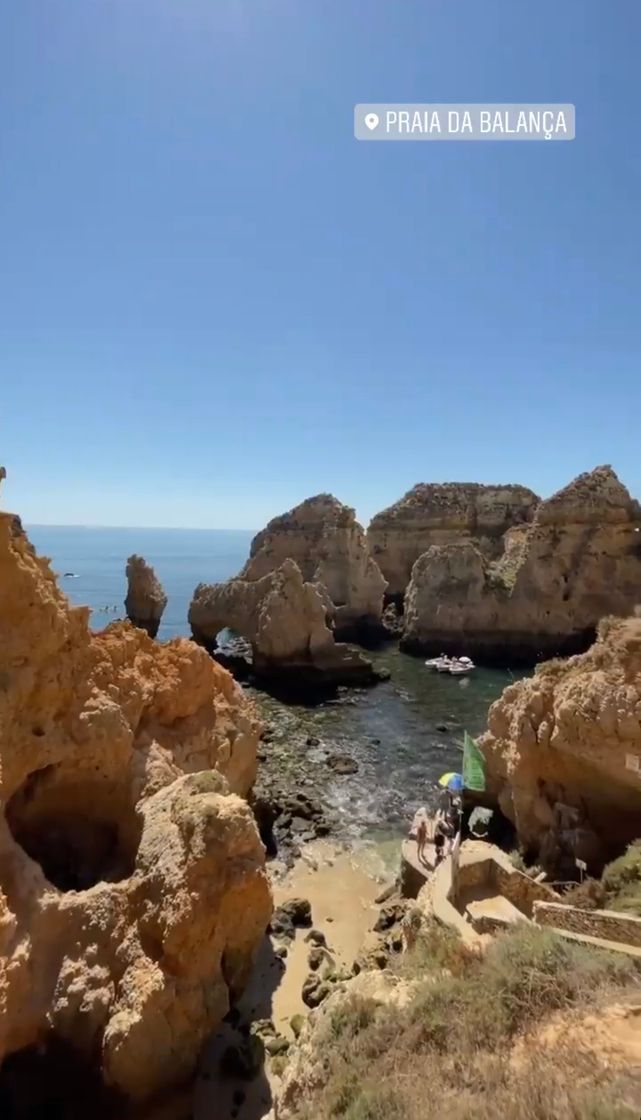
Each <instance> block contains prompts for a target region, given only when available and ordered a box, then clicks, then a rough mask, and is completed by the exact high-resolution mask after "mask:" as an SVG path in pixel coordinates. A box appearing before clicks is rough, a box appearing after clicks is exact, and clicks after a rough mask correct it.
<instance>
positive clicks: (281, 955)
mask: <svg viewBox="0 0 641 1120" xmlns="http://www.w3.org/2000/svg"><path fill="white" fill-rule="evenodd" d="M287 952H288V950H287V946H286V945H277V946H276V948H275V949H274V956H275V957H278V959H279V960H281V961H284V960H286V959H287Z"/></svg>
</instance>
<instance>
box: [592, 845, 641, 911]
mask: <svg viewBox="0 0 641 1120" xmlns="http://www.w3.org/2000/svg"><path fill="white" fill-rule="evenodd" d="M601 882H602V883H603V886H604V888H605V894H606V900H607V901H606V906H607V909H608V910H622V911H623V912H624V913H627V914H636V915H637V916H638V917H641V840H635V841H634V842H633V843H632V844H630V846H629V847H628V849H627V851H626V852H624V854H623V855H622V856H619V858H618V859H615V860H613V862H612V863H609V864H608V866H607V867H606V869H605V871H604V872H603V876H602V879H601Z"/></svg>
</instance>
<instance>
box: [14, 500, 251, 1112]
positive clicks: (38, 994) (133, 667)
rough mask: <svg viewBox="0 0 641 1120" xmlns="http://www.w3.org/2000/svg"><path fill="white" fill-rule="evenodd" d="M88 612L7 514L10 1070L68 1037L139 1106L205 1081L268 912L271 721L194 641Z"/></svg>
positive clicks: (106, 1078) (68, 1042) (106, 1079)
mask: <svg viewBox="0 0 641 1120" xmlns="http://www.w3.org/2000/svg"><path fill="white" fill-rule="evenodd" d="M88 616H89V612H88V609H87V608H85V607H75V608H72V607H70V606H69V604H68V602H67V600H66V598H65V597H64V595H62V593H61V592H60V591H59V589H58V587H57V585H56V581H55V578H54V576H53V574H52V572H51V570H50V567H49V563H48V561H46V560H44V559H41V558H39V557H38V556H37V555H36V553H35V551H34V549H33V548H32V547H31V545H30V544H29V542H28V540H27V538H26V536H25V535H24V532H23V531H22V529H21V527H20V524H19V522H18V520H17V519H16V518H13V517H12V516H11V515H9V514H0V727H1V729H2V731H1V734H0V958H2V965H3V967H2V968H0V1007H1V1008H2V1014H0V1061H1V1060H2V1058H4V1057H5V1056H6V1055H8V1054H16V1053H17V1052H19V1051H20V1052H25V1053H26V1052H27V1051H28V1049H29V1048H30V1047H31V1046H34V1045H35V1044H37V1043H39V1042H40V1040H41V1039H42V1038H43V1037H44V1036H45V1035H47V1034H49V1035H50V1036H51V1035H53V1037H54V1039H57V1040H59V1041H60V1043H61V1044H64V1045H69V1046H71V1047H72V1048H73V1049H74V1050H76V1051H78V1052H79V1053H80V1055H84V1056H85V1057H86V1058H87V1060H88V1061H89V1060H90V1061H91V1062H92V1063H94V1064H96V1065H97V1067H98V1069H99V1072H100V1074H101V1075H102V1077H103V1078H104V1080H105V1081H107V1082H108V1083H109V1084H111V1085H112V1086H114V1087H115V1088H117V1089H119V1090H121V1091H122V1092H123V1093H124V1094H125V1095H126V1096H128V1097H131V1098H137V1099H142V1098H146V1097H148V1096H151V1095H153V1094H155V1093H157V1092H159V1091H160V1090H164V1089H165V1088H166V1087H167V1086H170V1085H172V1084H174V1083H177V1082H180V1081H182V1080H183V1079H184V1078H186V1077H188V1076H189V1075H190V1073H191V1072H192V1070H193V1068H194V1065H195V1062H196V1059H197V1057H198V1053H199V1050H200V1048H201V1045H202V1042H203V1040H204V1038H205V1037H206V1036H207V1035H208V1034H209V1033H210V1032H211V1030H212V1029H213V1028H214V1027H215V1026H216V1025H217V1024H218V1023H219V1022H220V1021H221V1020H222V1018H223V1016H224V1015H225V1014H226V1012H227V1011H228V1008H229V1006H230V1001H231V1000H232V999H234V998H235V997H236V996H237V995H238V994H239V993H240V991H241V989H242V987H243V985H244V983H245V980H246V978H247V976H248V973H249V970H250V968H251V964H252V959H253V954H254V951H255V949H256V947H257V946H258V944H259V942H260V940H261V938H262V935H263V933H264V930H265V927H266V925H267V923H268V921H269V917H270V913H271V898H270V891H269V886H268V883H267V879H266V875H265V871H264V850H263V847H262V844H261V842H260V839H259V836H258V832H257V829H256V825H255V822H254V819H253V816H252V814H251V811H250V809H249V806H248V805H247V803H246V801H244V800H243V797H242V796H239V795H245V794H246V793H247V791H248V789H249V788H250V786H251V784H252V782H253V780H254V776H255V773H256V746H257V742H258V736H259V731H260V727H259V723H258V720H257V718H256V716H255V713H254V710H253V708H252V706H251V705H250V704H249V703H248V702H247V700H246V699H245V697H244V696H243V694H242V692H241V690H240V689H239V687H238V686H237V685H236V683H235V682H234V680H233V679H232V677H230V676H229V674H228V673H227V672H226V671H225V670H223V669H221V668H220V667H219V666H217V665H216V664H215V663H214V662H213V661H212V660H211V659H210V658H209V657H208V656H207V654H206V653H205V651H203V650H201V649H199V648H198V647H197V646H195V645H194V644H193V643H192V642H189V641H186V640H183V639H176V640H173V641H171V642H168V643H166V644H162V645H160V644H156V643H155V642H153V641H152V640H151V639H150V638H149V637H148V636H147V634H145V633H143V632H142V631H141V630H139V629H133V628H132V627H131V626H129V625H128V624H127V623H114V624H112V625H111V626H109V627H107V628H106V629H105V630H103V631H102V632H101V633H99V634H93V633H92V632H91V631H90V629H89V625H88Z"/></svg>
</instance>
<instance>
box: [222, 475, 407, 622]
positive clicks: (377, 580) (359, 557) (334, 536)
mask: <svg viewBox="0 0 641 1120" xmlns="http://www.w3.org/2000/svg"><path fill="white" fill-rule="evenodd" d="M287 559H290V560H294V561H295V562H296V564H297V565H298V567H299V568H300V570H301V573H302V576H303V579H304V580H305V581H307V582H308V583H319V584H322V585H324V587H325V588H326V589H327V593H328V595H329V598H330V599H331V600H332V603H333V604H334V607H335V614H334V626H335V629H336V633H337V636H338V637H344V638H357V637H359V636H361V635H363V633H364V634H365V636H367V632H368V631H374V632H375V631H376V630H377V629H380V626H381V613H382V610H383V594H384V591H385V588H386V581H385V579H384V578H383V576H382V575H381V572H380V569H379V567H378V565H377V564H376V563H375V561H374V560H373V559H372V557H371V556H370V553H369V549H368V545H367V540H366V537H365V533H364V531H363V528H362V526H361V525H359V523H358V522H357V520H356V517H355V514H354V510H353V509H350V507H349V506H345V505H343V504H342V502H339V501H338V500H337V499H336V498H334V497H333V496H332V495H331V494H318V495H316V497H314V498H308V499H307V500H306V501H304V502H301V504H300V505H298V506H296V507H295V508H294V509H291V510H289V512H288V513H284V514H282V515H281V516H280V517H274V518H273V519H272V520H271V521H270V522H269V524H268V525H267V527H266V528H265V529H263V530H262V531H261V532H260V533H258V534H257V536H256V537H254V540H253V541H252V545H251V552H250V558H249V560H248V562H247V564H246V565H245V567H244V569H243V571H242V572H241V573H240V577H239V578H241V579H245V580H257V579H261V578H262V577H263V576H265V575H268V574H269V573H270V572H273V571H275V570H276V569H277V568H279V567H280V565H281V564H282V563H283V561H284V560H287Z"/></svg>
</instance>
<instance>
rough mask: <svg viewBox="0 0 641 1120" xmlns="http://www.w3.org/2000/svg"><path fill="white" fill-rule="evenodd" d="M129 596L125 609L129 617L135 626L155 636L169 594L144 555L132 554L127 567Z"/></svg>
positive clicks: (151, 636)
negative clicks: (166, 593) (144, 558)
mask: <svg viewBox="0 0 641 1120" xmlns="http://www.w3.org/2000/svg"><path fill="white" fill-rule="evenodd" d="M126 575H127V598H126V599H125V610H126V612H127V618H128V619H129V621H130V622H132V623H133V625H134V626H139V627H140V629H141V630H146V631H147V633H148V634H149V637H150V638H155V637H156V634H157V633H158V627H159V626H160V620H161V618H162V615H163V611H164V609H165V607H166V606H167V596H166V595H165V592H164V591H163V588H162V584H161V582H160V580H159V579H158V578H157V576H156V573H155V572H154V569H153V568H152V567H151V565H150V564H148V563H147V561H146V560H143V558H142V556H136V555H134V556H130V557H129V559H128V561H127V567H126Z"/></svg>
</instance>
